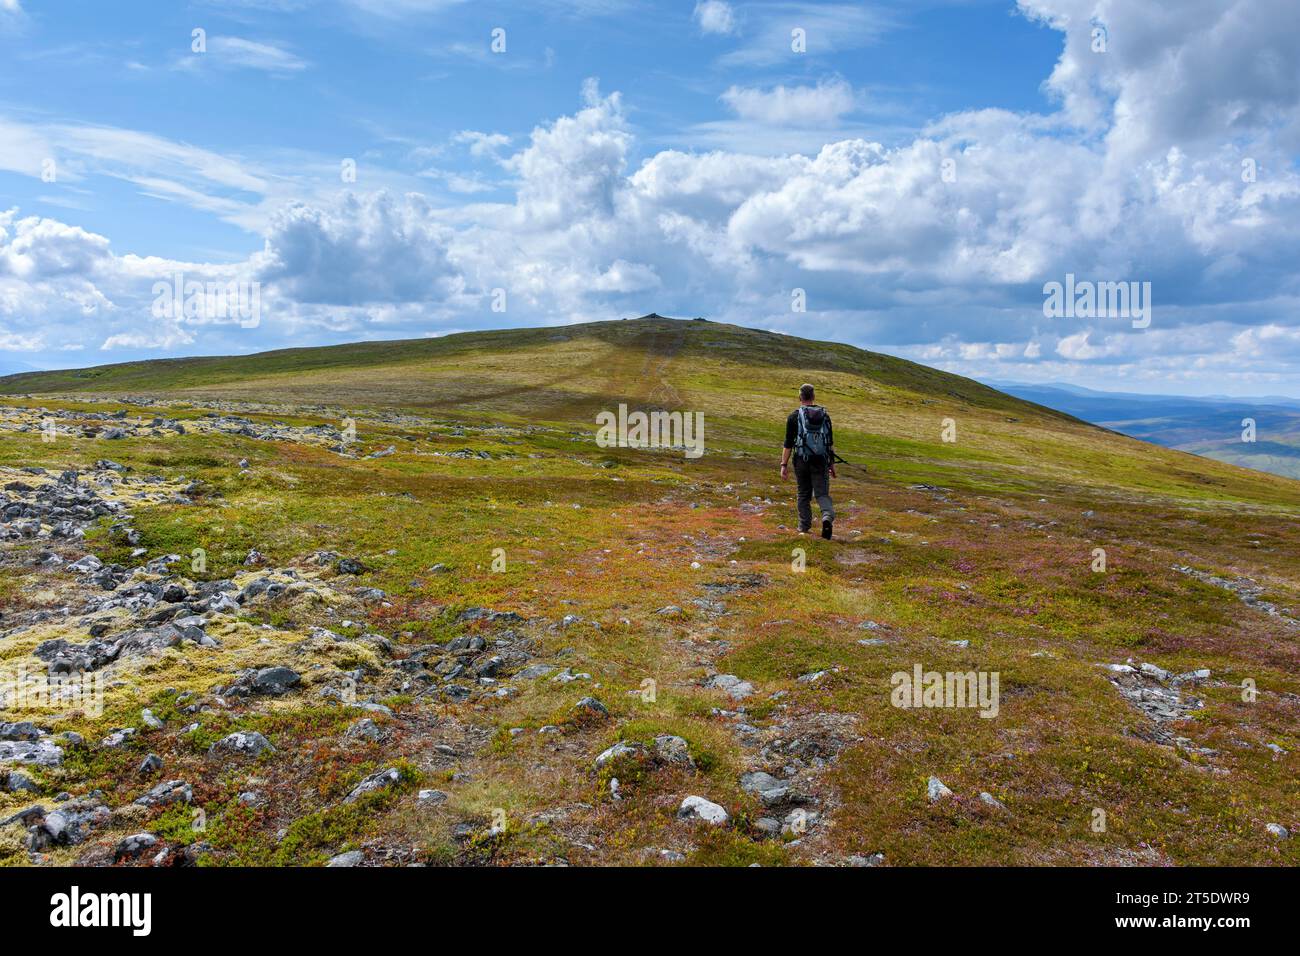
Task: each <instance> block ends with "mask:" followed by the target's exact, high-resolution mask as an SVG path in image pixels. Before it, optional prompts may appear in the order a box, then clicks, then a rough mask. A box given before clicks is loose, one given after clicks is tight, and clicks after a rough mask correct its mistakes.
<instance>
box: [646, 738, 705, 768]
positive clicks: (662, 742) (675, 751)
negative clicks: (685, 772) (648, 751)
mask: <svg viewBox="0 0 1300 956" xmlns="http://www.w3.org/2000/svg"><path fill="white" fill-rule="evenodd" d="M654 748H655V756H656V757H657V758H658V759H659V760H661V761H663V762H664V763H671V764H678V765H680V766H683V767H694V766H695V760H694V758H692V757H691V747H690V744H688V743H687V742H686V740H685V738H682V737H677V736H675V735H673V734H660V735H659V736H658V737H656V738H655V739H654Z"/></svg>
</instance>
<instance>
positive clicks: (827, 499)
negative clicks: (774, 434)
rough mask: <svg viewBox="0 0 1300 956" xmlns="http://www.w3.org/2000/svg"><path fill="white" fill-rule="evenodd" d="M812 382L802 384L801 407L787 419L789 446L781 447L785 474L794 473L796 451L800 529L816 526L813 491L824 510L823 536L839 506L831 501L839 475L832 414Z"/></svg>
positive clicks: (826, 532) (786, 436) (787, 440)
mask: <svg viewBox="0 0 1300 956" xmlns="http://www.w3.org/2000/svg"><path fill="white" fill-rule="evenodd" d="M815 397H816V396H815V394H814V392H813V387H812V386H811V385H801V386H799V407H798V408H796V409H795V410H794V411H793V412H791V413H790V417H789V418H787V419H786V420H785V447H784V448H783V449H782V451H781V477H782V478H788V477H790V453H791V452H793V453H794V477H795V483H796V485H797V486H798V489H799V533H800V534H807V533H808V531H809V529H811V528H812V502H811V499H812V497H813V495H816V496H817V506H818V507H819V508H821V511H822V537H823V538H826V539H827V540H829V539H830V536H831V525H832V524H833V523H834V521H835V508H834V506H833V505H832V504H831V482H830V480H831V479H832V478H834V477H835V440H834V437H833V436H832V435H831V416H830V413H829V412H828V411H826V409H824V408H822V407H821V406H820V405H818V404H817V403H816V402H815V401H814V399H815Z"/></svg>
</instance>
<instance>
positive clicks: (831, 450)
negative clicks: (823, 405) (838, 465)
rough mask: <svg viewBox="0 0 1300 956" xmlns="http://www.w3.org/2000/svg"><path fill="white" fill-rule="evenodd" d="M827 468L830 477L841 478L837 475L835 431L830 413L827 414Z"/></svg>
mask: <svg viewBox="0 0 1300 956" xmlns="http://www.w3.org/2000/svg"><path fill="white" fill-rule="evenodd" d="M826 466H827V472H826V473H827V474H828V475H830V476H831V477H832V478H837V477H839V476H838V475H836V474H835V431H834V429H833V428H831V413H830V412H826Z"/></svg>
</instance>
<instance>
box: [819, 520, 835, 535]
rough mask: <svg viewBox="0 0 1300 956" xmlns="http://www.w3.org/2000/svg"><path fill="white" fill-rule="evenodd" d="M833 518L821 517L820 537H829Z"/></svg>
mask: <svg viewBox="0 0 1300 956" xmlns="http://www.w3.org/2000/svg"><path fill="white" fill-rule="evenodd" d="M834 520H835V519H834V518H822V537H823V538H825V539H826V540H827V541H829V540H830V539H831V524H832V522H834Z"/></svg>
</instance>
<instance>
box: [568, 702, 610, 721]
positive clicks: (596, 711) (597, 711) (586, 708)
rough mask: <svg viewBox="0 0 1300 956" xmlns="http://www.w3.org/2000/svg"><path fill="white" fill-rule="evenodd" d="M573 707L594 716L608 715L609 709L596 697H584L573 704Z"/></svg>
mask: <svg viewBox="0 0 1300 956" xmlns="http://www.w3.org/2000/svg"><path fill="white" fill-rule="evenodd" d="M573 709H574V710H575V711H578V712H580V713H584V714H590V715H591V716H593V717H608V716H609V711H608V710H607V709H606V708H605V705H604V704H602V703H601V702H600V701H598V700H597V699H596V698H594V697H584V698H582V700H580V701H578V702H577V703H576V704H574V705H573Z"/></svg>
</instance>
